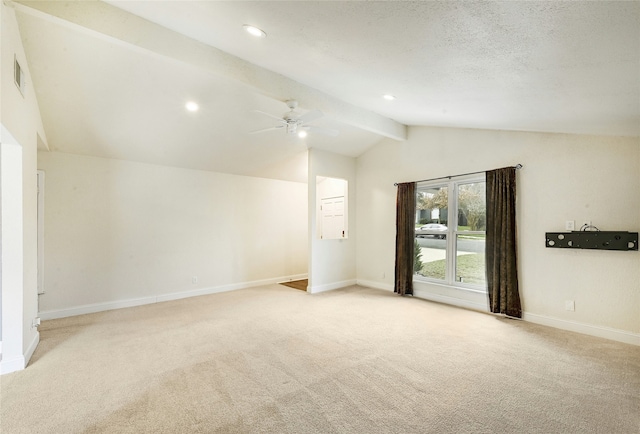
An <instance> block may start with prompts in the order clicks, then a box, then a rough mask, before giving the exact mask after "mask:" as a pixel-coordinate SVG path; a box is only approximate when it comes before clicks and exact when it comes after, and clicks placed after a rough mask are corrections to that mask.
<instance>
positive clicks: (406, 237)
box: [393, 182, 416, 295]
mask: <svg viewBox="0 0 640 434" xmlns="http://www.w3.org/2000/svg"><path fill="white" fill-rule="evenodd" d="M415 221H416V183H415V182H406V183H403V184H398V196H397V200H396V271H395V285H394V289H393V291H394V292H396V293H398V294H399V295H412V294H413V254H414V245H413V244H414V237H415Z"/></svg>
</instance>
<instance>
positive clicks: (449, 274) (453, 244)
mask: <svg viewBox="0 0 640 434" xmlns="http://www.w3.org/2000/svg"><path fill="white" fill-rule="evenodd" d="M480 182H483V183H486V174H485V173H484V172H483V173H479V174H473V175H465V176H459V177H455V179H452V178H449V179H444V180H442V179H440V180H433V181H421V182H418V183H417V185H416V196H417V195H418V193H419V192H420V191H423V190H426V189H429V188H442V187H446V188H447V206H448V209H447V232H446V240H447V242H446V246H447V247H446V266H445V279H444V280H441V279H436V278H433V277H427V276H422V275H420V274H417V273H415V272H414V274H413V281H414V282H424V283H430V284H437V285H442V286H447V287H451V288H456V289H463V290H465V291H470V292H477V293H482V294H486V293H487V282H486V268H485V283H484V285H479V284H471V283H465V282H459V281H458V280H457V279H456V266H457V259H458V255H457V240H458V236H459V235H460V234H464V235H485V243H486V229H485V230H484V231H460V230H458V208H459V207H458V191H459V187H460V185H465V184H473V183H480ZM485 185H486V184H485ZM416 199H417V197H416ZM485 204H486V198H485ZM417 206H418V201H417V200H416V212H417V210H418V208H417ZM452 222H453V223H454V224H453V225H452V224H451V223H452Z"/></svg>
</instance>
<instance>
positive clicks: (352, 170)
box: [309, 149, 356, 292]
mask: <svg viewBox="0 0 640 434" xmlns="http://www.w3.org/2000/svg"><path fill="white" fill-rule="evenodd" d="M318 176H326V177H331V178H340V179H344V180H346V181H347V189H348V193H347V197H348V199H347V200H348V203H347V210H348V223H347V226H348V230H349V235H348V238H346V239H339V240H321V239H319V238H318V237H317V232H318V231H317V224H318V222H317V213H316V207H317V202H318V201H317V190H316V178H317V177H318ZM355 197H356V160H355V159H354V158H351V157H345V156H343V155H338V154H334V153H332V152H326V151H320V150H318V149H310V150H309V245H310V246H311V249H310V252H309V291H310V292H321V291H327V290H330V289H336V288H340V287H343V286H347V285H352V284H354V283H355V282H356V234H355V231H354V230H353V227H354V225H355V215H356V213H355V210H356V201H355Z"/></svg>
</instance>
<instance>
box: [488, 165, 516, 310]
mask: <svg viewBox="0 0 640 434" xmlns="http://www.w3.org/2000/svg"><path fill="white" fill-rule="evenodd" d="M486 185H487V242H486V246H485V247H486V266H487V286H488V293H489V308H490V309H491V312H494V313H500V314H504V315H507V316H511V317H515V318H521V317H522V308H521V306H520V294H519V292H518V260H517V254H516V247H517V246H516V169H515V168H514V167H505V168H502V169H496V170H491V171H488V172H487V184H486Z"/></svg>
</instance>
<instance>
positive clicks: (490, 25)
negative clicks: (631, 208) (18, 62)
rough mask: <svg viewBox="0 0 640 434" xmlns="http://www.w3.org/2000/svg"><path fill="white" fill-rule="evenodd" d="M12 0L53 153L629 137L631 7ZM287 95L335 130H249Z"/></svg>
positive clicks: (638, 74)
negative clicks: (483, 133) (458, 136)
mask: <svg viewBox="0 0 640 434" xmlns="http://www.w3.org/2000/svg"><path fill="white" fill-rule="evenodd" d="M18 3H19V4H15V7H16V11H17V16H18V20H19V24H20V29H21V33H22V36H23V43H24V46H25V51H26V52H27V58H28V64H29V65H28V66H29V68H30V72H31V74H32V77H33V84H34V87H35V90H36V93H37V96H38V101H39V103H40V109H41V112H42V116H43V122H44V125H45V130H46V134H47V140H48V144H49V146H50V148H51V149H54V150H60V151H64V152H72V153H79V154H88V155H98V156H105V157H113V158H122V159H131V160H135V161H143V162H150V163H155V164H166V165H173V166H179V167H187V168H195V169H202V170H213V171H222V172H229V173H238V174H248V175H256V176H268V177H276V178H282V179H298V180H302V179H301V176H298V175H296V176H294V175H290V174H287V173H285V172H287V171H288V169H287V167H289V166H291V165H287V164H286V163H287V162H296V163H295V164H299V163H300V161H302V160H301V158H300V157H299V156H300V155H301V153H304V151H305V150H306V149H307V147H317V148H320V149H325V150H329V151H332V152H337V153H341V154H344V155H350V156H358V155H360V154H361V153H363V152H364V151H366V149H368V148H369V147H371V146H373V145H374V144H375V143H377V142H378V141H379V140H380V139H382V138H383V137H385V136H386V137H391V138H395V139H402V138H403V137H406V131H405V129H404V128H405V127H404V125H435V126H454V127H463V128H489V129H502V130H524V131H543V132H560V133H580V134H603V135H627V136H629V135H631V136H640V2H637V1H633V2H610V1H603V2H558V1H551V2H541V1H539V2H453V1H451V2H431V1H429V2H395V1H388V2H349V1H340V2H328V1H318V2H315V1H298V2H281V1H275V2H272V1H257V2H245V1H229V2H222V1H153V0H148V1H108V2H107V3H108V4H107V3H96V2H69V4H67V3H61V2H30V1H19V2H18ZM114 6H115V7H114ZM131 14H134V15H135V16H134V15H131ZM140 17H141V18H143V19H144V20H142V19H140ZM145 20H148V21H149V22H147V21H145ZM243 24H252V25H255V26H258V27H260V28H262V29H263V30H264V31H265V32H266V33H267V35H268V36H267V38H265V39H255V38H252V37H250V36H249V35H247V34H246V33H245V32H244V31H243V29H242V25H243ZM167 29H168V30H167ZM185 36H186V37H185ZM385 93H390V94H393V95H395V96H396V97H397V99H396V100H395V101H386V100H383V99H382V98H381V96H382V95H383V94H385ZM289 98H295V99H298V100H299V101H300V112H301V113H303V112H305V111H306V110H311V109H316V108H317V109H320V110H322V111H323V112H324V113H325V117H324V118H322V119H321V120H320V121H318V122H317V123H314V124H316V125H318V126H324V127H327V128H334V129H338V130H340V132H341V134H340V135H339V136H338V137H336V138H333V137H328V136H321V135H312V136H309V137H307V138H306V139H304V140H303V139H299V138H297V137H290V136H287V135H286V134H285V133H284V132H283V131H271V132H267V133H263V134H260V135H250V134H248V131H251V130H255V129H259V128H264V127H267V126H270V125H272V122H271V120H270V119H269V118H268V117H266V116H262V115H259V114H256V113H255V112H253V111H252V110H254V109H258V110H262V111H265V112H269V113H273V114H276V115H281V114H283V113H284V112H285V111H287V107H286V106H285V104H284V103H283V101H285V100H286V99H289ZM190 99H193V100H196V101H198V102H199V103H200V106H201V110H200V111H199V112H198V113H195V114H194V113H187V112H186V111H185V110H184V103H185V102H186V101H187V100H190Z"/></svg>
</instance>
